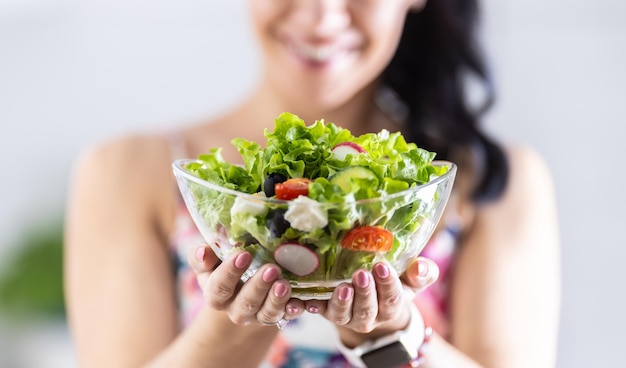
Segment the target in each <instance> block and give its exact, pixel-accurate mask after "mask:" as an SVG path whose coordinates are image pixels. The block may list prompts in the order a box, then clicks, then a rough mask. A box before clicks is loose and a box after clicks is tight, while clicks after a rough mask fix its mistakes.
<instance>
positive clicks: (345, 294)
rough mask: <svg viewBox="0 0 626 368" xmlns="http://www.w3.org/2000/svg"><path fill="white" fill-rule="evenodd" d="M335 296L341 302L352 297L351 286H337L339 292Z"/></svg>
mask: <svg viewBox="0 0 626 368" xmlns="http://www.w3.org/2000/svg"><path fill="white" fill-rule="evenodd" d="M337 297H338V298H339V300H341V301H342V302H347V301H348V300H350V298H352V288H349V287H347V286H346V287H342V288H339V292H338V293H337Z"/></svg>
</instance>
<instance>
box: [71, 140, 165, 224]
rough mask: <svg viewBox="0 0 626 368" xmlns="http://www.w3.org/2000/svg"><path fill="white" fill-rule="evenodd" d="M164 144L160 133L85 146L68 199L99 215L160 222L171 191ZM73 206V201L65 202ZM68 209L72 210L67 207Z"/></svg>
mask: <svg viewBox="0 0 626 368" xmlns="http://www.w3.org/2000/svg"><path fill="white" fill-rule="evenodd" d="M169 154H170V153H169V147H168V145H167V142H166V141H165V139H164V138H163V137H162V136H160V135H156V134H155V135H148V134H143V135H140V134H137V135H129V136H124V137H119V138H115V139H110V140H108V141H103V142H100V143H98V144H94V145H92V146H90V147H87V148H86V149H85V150H84V151H83V152H82V153H81V154H80V155H79V156H78V157H77V160H76V162H75V165H74V172H73V180H72V187H71V189H70V200H71V201H72V200H73V202H78V201H82V202H83V203H82V204H80V203H75V205H76V206H74V207H79V208H84V207H86V206H93V208H94V209H99V210H100V211H101V213H102V215H105V216H106V215H108V216H115V217H117V218H119V217H118V216H124V217H125V216H128V217H129V218H136V219H138V220H140V219H141V220H147V218H148V217H151V216H152V217H153V220H154V216H156V219H158V220H159V221H163V216H164V215H165V213H164V211H162V209H164V208H165V207H166V206H168V196H164V195H163V194H164V193H166V194H167V193H168V192H167V190H169V191H170V192H172V193H174V190H173V189H171V188H172V187H173V178H172V174H171V169H170V166H169ZM70 204H72V203H70ZM70 208H73V207H72V206H70Z"/></svg>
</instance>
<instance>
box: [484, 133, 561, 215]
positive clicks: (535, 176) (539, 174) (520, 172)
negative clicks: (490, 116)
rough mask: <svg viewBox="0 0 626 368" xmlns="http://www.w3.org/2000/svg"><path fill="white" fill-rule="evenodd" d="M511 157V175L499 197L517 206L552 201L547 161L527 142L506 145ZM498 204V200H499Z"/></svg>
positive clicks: (537, 204) (503, 201)
mask: <svg viewBox="0 0 626 368" xmlns="http://www.w3.org/2000/svg"><path fill="white" fill-rule="evenodd" d="M505 151H506V153H507V157H508V160H509V178H508V183H507V187H506V190H505V192H504V194H503V196H502V198H501V200H500V202H502V203H503V204H508V205H510V206H512V207H513V208H514V209H516V210H522V209H524V208H526V209H529V210H532V209H537V207H542V204H550V205H551V204H552V201H553V197H554V183H553V178H552V173H551V170H550V167H549V166H548V163H547V161H546V160H545V159H544V157H543V156H541V154H539V153H538V152H537V151H536V150H535V149H534V148H532V147H530V146H527V145H511V146H507V147H505ZM496 205H497V202H496Z"/></svg>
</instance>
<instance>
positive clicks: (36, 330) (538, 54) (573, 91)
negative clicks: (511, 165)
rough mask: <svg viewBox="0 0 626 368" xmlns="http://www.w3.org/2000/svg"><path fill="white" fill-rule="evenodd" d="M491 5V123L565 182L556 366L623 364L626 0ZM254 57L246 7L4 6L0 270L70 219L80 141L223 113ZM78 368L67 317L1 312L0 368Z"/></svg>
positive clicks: (494, 1) (36, 1)
mask: <svg viewBox="0 0 626 368" xmlns="http://www.w3.org/2000/svg"><path fill="white" fill-rule="evenodd" d="M432 1H436V0H432ZM483 4H484V6H483V7H484V27H483V33H484V37H485V41H486V45H487V51H488V53H489V55H490V57H491V61H492V64H493V68H494V71H495V77H496V81H497V84H498V91H499V92H498V93H499V100H498V103H497V105H496V106H495V108H494V110H493V111H492V112H491V113H490V114H489V116H488V119H487V124H488V125H489V127H490V128H491V129H492V131H493V132H494V134H496V135H498V136H499V137H501V138H502V139H504V140H507V141H522V142H526V143H528V144H530V145H532V146H534V147H535V148H536V149H538V150H539V151H540V152H541V153H542V154H543V155H544V156H545V158H546V159H547V161H548V163H549V164H550V166H551V167H552V169H553V173H554V177H555V182H556V186H557V191H558V201H559V210H560V221H561V226H562V228H561V230H562V260H563V306H562V318H561V337H560V343H559V362H558V367H563V368H565V367H567V368H569V367H617V366H623V363H621V364H620V363H619V362H620V361H621V360H622V357H623V354H622V352H621V351H620V349H623V347H622V345H623V331H624V329H626V317H625V316H624V315H625V314H624V310H626V293H625V289H624V287H623V286H622V284H621V281H622V280H626V267H624V266H623V262H624V261H623V260H624V259H626V235H625V232H624V231H622V230H623V229H622V228H621V227H622V226H624V225H623V222H624V220H625V219H626V217H625V216H624V215H623V213H622V209H623V208H624V207H625V206H626V200H625V196H624V194H623V186H624V183H625V182H626V176H625V175H624V170H623V168H622V164H621V163H620V162H619V161H617V160H619V159H623V158H624V157H626V142H625V141H624V139H623V137H622V136H623V134H624V133H626V130H625V129H624V127H623V125H624V124H625V123H626V119H625V118H624V117H625V116H626V103H625V102H626V101H625V100H626V87H625V86H626V71H625V69H624V68H625V67H626V22H624V16H626V2H623V1H619V0H597V1H595V2H589V1H582V0H570V1H565V0H553V1H550V2H545V1H539V0H526V1H521V0H518V1H513V0H509V1H502V0H483ZM256 60H257V55H256V50H255V49H254V48H253V44H252V40H251V36H250V34H249V30H248V28H247V23H246V14H245V2H243V1H228V0H210V1H207V0H202V1H201V0H177V1H174V0H151V1H148V0H124V1H121V0H106V1H105V0H81V1H78V0H0V127H1V128H2V130H1V132H0V166H1V167H2V168H3V170H2V180H1V181H0V187H1V188H2V190H1V191H0V267H1V266H2V263H3V262H2V260H7V259H9V258H7V257H8V255H9V254H10V252H12V250H14V249H15V248H16V247H18V246H19V240H20V239H21V238H22V237H23V236H24V234H25V233H27V232H28V231H29V229H30V228H32V227H33V226H34V225H35V224H38V223H45V222H48V221H54V220H55V219H58V218H59V217H61V216H62V213H63V206H64V201H65V192H66V190H67V185H68V176H69V174H70V169H71V165H72V160H73V159H74V158H75V156H76V154H77V153H78V152H79V151H80V150H81V149H82V148H83V147H84V146H86V145H88V144H91V143H92V142H95V141H99V140H102V139H105V138H109V137H111V136H115V135H119V134H124V133H127V132H129V131H137V130H144V129H154V128H161V127H162V128H165V127H167V126H171V125H173V124H178V123H181V122H182V123H188V122H191V121H194V120H196V119H201V118H204V117H206V116H210V115H213V114H216V113H217V112H219V111H221V110H222V109H225V108H227V107H228V106H229V105H230V104H233V103H235V102H236V101H237V99H238V98H239V97H240V96H241V95H242V94H243V93H245V92H246V90H247V88H249V87H250V85H251V83H252V82H253V79H254V78H255V76H256V73H257V71H258V68H257V67H258V66H257V63H256ZM103 180H107V178H103ZM5 266H6V265H5ZM528 269H529V271H532V264H529V265H528ZM529 354H532V352H529ZM73 365H74V361H73V359H72V348H71V342H70V341H69V337H68V335H67V331H66V330H65V326H64V325H63V321H62V320H61V321H54V320H52V321H49V320H44V321H42V322H37V323H32V324H30V325H27V326H21V327H19V328H15V327H14V326H13V324H12V323H10V321H3V319H2V317H1V316H0V366H2V367H5V366H6V367H71V366H73Z"/></svg>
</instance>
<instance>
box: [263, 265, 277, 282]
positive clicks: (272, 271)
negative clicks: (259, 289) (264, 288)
mask: <svg viewBox="0 0 626 368" xmlns="http://www.w3.org/2000/svg"><path fill="white" fill-rule="evenodd" d="M279 274H280V273H279V272H278V270H277V269H276V268H275V267H269V268H268V269H266V270H265V271H263V281H265V282H272V281H274V280H276V279H277V278H278V275H279Z"/></svg>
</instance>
